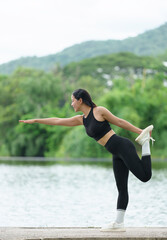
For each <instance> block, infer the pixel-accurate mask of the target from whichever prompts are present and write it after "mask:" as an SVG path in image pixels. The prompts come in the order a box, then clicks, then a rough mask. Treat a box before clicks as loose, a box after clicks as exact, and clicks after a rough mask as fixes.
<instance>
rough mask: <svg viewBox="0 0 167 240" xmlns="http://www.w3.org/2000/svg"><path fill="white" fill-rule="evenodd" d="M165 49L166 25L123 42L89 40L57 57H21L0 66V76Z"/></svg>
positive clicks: (166, 42)
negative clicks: (17, 71)
mask: <svg viewBox="0 0 167 240" xmlns="http://www.w3.org/2000/svg"><path fill="white" fill-rule="evenodd" d="M166 50H167V23H165V24H164V25H162V26H160V27H158V28H156V29H153V30H149V31H146V32H144V33H143V34H140V35H138V36H137V37H131V38H127V39H124V40H107V41H88V42H83V43H81V44H76V45H74V46H71V47H69V48H66V49H64V50H63V51H62V52H59V53H57V54H53V55H48V56H44V57H36V56H34V57H24V58H23V57H22V58H20V59H16V60H14V61H10V62H8V63H5V64H1V65H0V73H2V74H10V73H12V72H13V71H14V70H15V69H16V68H17V67H19V66H24V67H30V68H36V69H43V70H45V71H49V70H51V69H53V68H54V67H55V65H56V63H58V64H60V65H61V66H65V65H67V64H69V63H70V62H78V61H80V60H83V59H88V58H92V57H95V56H100V55H104V54H110V53H118V52H131V53H134V54H137V55H139V56H156V55H160V54H163V53H164V52H165V51H166Z"/></svg>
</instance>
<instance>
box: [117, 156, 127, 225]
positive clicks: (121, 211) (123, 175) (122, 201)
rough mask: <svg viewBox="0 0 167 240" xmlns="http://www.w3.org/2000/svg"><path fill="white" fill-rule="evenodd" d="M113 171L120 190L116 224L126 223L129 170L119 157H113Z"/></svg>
mask: <svg viewBox="0 0 167 240" xmlns="http://www.w3.org/2000/svg"><path fill="white" fill-rule="evenodd" d="M113 171H114V176H115V180H116V185H117V189H118V200H117V216H116V220H115V222H116V223H119V224H120V223H123V222H124V215H125V210H126V208H127V205H128V200H129V195H128V176H129V169H128V168H127V167H126V165H125V163H124V162H123V161H122V159H121V158H120V157H118V156H117V155H113Z"/></svg>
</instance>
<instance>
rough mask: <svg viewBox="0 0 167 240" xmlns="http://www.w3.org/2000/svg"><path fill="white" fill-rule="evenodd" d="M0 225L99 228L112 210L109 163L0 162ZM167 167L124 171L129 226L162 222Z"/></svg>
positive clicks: (166, 218)
mask: <svg viewBox="0 0 167 240" xmlns="http://www.w3.org/2000/svg"><path fill="white" fill-rule="evenodd" d="M0 172H1V174H0V183H1V185H0V216H1V217H0V226H8V227H9V226H16V227H99V226H102V225H104V224H106V223H109V222H112V221H114V219H115V214H116V200H117V189H116V185H115V180H114V175H113V169H112V167H102V166H96V165H60V164H55V165H51V166H40V165H35V166H34V165H28V166H27V165H19V166H18V165H5V164H1V165H0ZM166 186H167V169H165V170H163V169H161V170H153V177H152V179H151V180H150V181H149V182H147V183H142V182H140V181H139V180H138V179H137V178H136V177H134V176H133V175H132V174H130V176H129V205H128V209H127V212H126V217H125V224H126V226H128V227H131V226H132V227H144V226H151V227H152V226H159V227H166V225H167V187H166Z"/></svg>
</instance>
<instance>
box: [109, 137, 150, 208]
mask: <svg viewBox="0 0 167 240" xmlns="http://www.w3.org/2000/svg"><path fill="white" fill-rule="evenodd" d="M105 148H106V149H107V150H108V151H109V152H110V153H112V154H113V170H114V176H115V180H116V185H117V188H118V201H117V209H124V210H126V208H127V205H128V175H129V170H130V171H131V172H132V173H133V174H134V175H135V176H136V177H137V178H138V179H140V180H141V181H142V182H147V181H148V180H150V178H151V175H152V172H151V156H150V155H147V156H142V158H141V159H140V158H139V156H138V155H137V152H136V148H135V146H134V144H133V143H132V142H131V141H130V140H129V139H127V138H124V137H119V136H117V135H116V134H114V135H113V136H111V138H110V139H109V140H108V141H107V143H106V144H105Z"/></svg>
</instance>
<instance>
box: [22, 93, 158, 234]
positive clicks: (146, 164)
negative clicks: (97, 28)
mask: <svg viewBox="0 0 167 240" xmlns="http://www.w3.org/2000/svg"><path fill="white" fill-rule="evenodd" d="M71 99H72V103H71V105H72V107H73V108H74V110H75V112H78V111H80V112H82V113H83V115H76V116H74V117H71V118H45V119H30V120H20V122H23V123H29V124H31V123H41V124H48V125H62V126H78V125H84V127H85V129H86V132H87V134H88V136H90V137H92V138H94V139H95V140H96V141H97V142H98V143H99V144H101V145H102V146H104V147H105V148H106V149H107V150H108V151H109V152H110V153H112V155H113V170H114V176H115V180H116V185H117V189H118V200H117V215H116V219H115V222H114V223H111V224H109V225H107V226H106V227H103V228H102V229H101V231H125V228H124V215H125V211H126V208H127V205H128V175H129V170H130V171H131V172H132V173H133V174H134V175H135V176H136V177H137V178H138V179H140V180H141V181H142V182H147V181H148V180H150V178H151V174H152V173H151V156H150V145H149V141H150V139H151V140H152V141H154V139H152V138H151V131H152V129H153V125H150V126H148V127H147V128H145V129H144V130H142V129H140V128H137V127H135V126H134V125H132V124H131V123H129V122H127V121H126V120H123V119H120V118H118V117H116V116H114V115H113V114H112V113H111V112H110V111H109V110H107V109H106V108H105V107H101V106H96V105H95V104H94V103H93V102H92V99H91V97H90V95H89V93H88V92H87V91H86V90H84V89H77V90H75V91H74V92H73V94H72V96H71ZM109 123H111V124H113V125H116V126H118V127H121V128H123V129H126V130H129V131H132V132H135V133H137V134H139V136H138V137H137V138H136V141H137V142H138V143H139V144H140V145H141V146H142V158H141V159H140V158H139V156H138V155H137V152H136V149H135V146H134V144H133V143H132V142H131V141H130V140H129V139H127V138H123V137H120V136H117V135H116V133H115V132H114V131H113V130H112V128H111V127H110V124H109Z"/></svg>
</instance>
